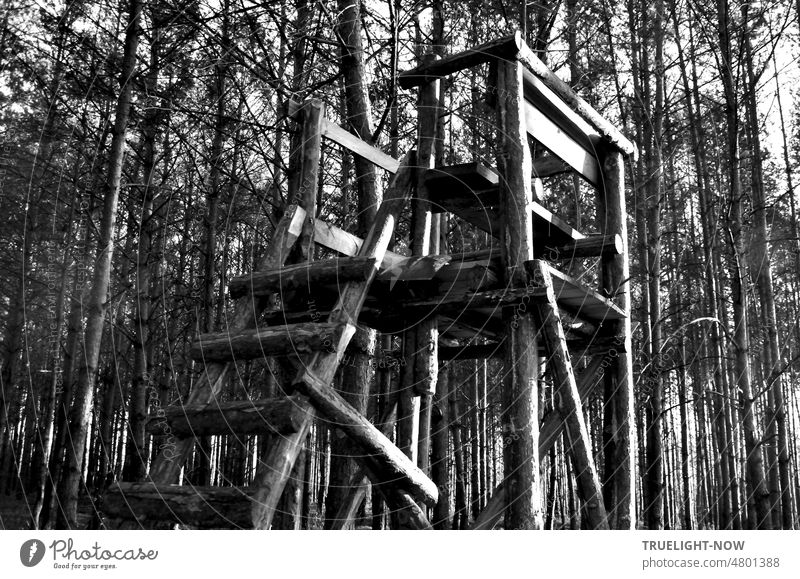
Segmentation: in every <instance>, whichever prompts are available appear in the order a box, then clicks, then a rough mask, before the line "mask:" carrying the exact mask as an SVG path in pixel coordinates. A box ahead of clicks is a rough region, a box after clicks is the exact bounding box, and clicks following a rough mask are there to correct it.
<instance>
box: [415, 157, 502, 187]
mask: <svg viewBox="0 0 800 579" xmlns="http://www.w3.org/2000/svg"><path fill="white" fill-rule="evenodd" d="M422 178H423V180H424V181H425V184H426V186H427V187H430V188H431V189H434V188H437V187H459V188H463V189H468V190H470V191H475V190H478V191H481V190H484V189H495V188H496V187H497V186H498V185H499V184H500V177H499V176H498V175H497V172H496V171H494V170H492V169H490V168H489V167H487V166H486V165H484V164H483V163H478V162H474V163H461V164H459V165H448V166H445V167H436V168H434V169H428V170H427V171H425V173H423V175H422Z"/></svg>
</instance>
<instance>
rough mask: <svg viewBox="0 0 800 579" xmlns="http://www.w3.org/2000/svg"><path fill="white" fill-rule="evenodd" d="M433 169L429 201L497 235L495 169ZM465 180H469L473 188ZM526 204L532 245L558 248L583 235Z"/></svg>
mask: <svg viewBox="0 0 800 579" xmlns="http://www.w3.org/2000/svg"><path fill="white" fill-rule="evenodd" d="M559 162H560V161H559ZM435 171H438V173H436V175H435V178H433V177H432V178H433V179H434V183H435V187H432V189H431V200H432V201H433V202H434V203H435V204H437V205H438V206H439V207H440V208H441V209H443V210H446V211H449V212H451V213H453V214H454V215H456V216H458V217H460V218H461V219H464V220H465V221H467V222H468V223H471V224H472V225H475V226H476V227H478V228H479V229H480V230H481V231H485V232H487V233H490V234H492V235H495V236H499V232H500V223H501V219H500V212H499V210H498V208H497V207H498V205H499V203H500V195H499V190H498V188H497V187H496V186H495V184H496V183H499V176H498V174H497V172H496V171H494V169H492V168H490V167H487V166H486V165H483V164H480V163H468V164H465V165H454V166H453V167H442V168H440V169H436V170H435ZM466 183H473V184H474V188H470V187H469V186H467V185H466ZM479 187H480V188H479ZM530 207H531V211H532V213H533V236H534V245H535V248H539V250H541V248H543V247H545V246H547V247H559V246H562V245H566V244H570V243H573V242H575V241H577V240H579V239H583V238H584V237H585V236H584V235H583V234H582V233H580V232H579V231H576V230H575V229H573V228H572V227H570V226H569V225H568V224H567V223H566V222H565V221H564V220H563V219H561V218H560V217H558V216H556V215H554V214H553V213H552V212H550V211H549V210H548V209H546V208H545V207H544V206H543V205H541V204H540V203H538V202H536V201H532V202H531V204H530Z"/></svg>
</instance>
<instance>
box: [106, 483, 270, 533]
mask: <svg viewBox="0 0 800 579" xmlns="http://www.w3.org/2000/svg"><path fill="white" fill-rule="evenodd" d="M254 494H255V489H253V488H241V487H197V486H189V485H187V486H179V485H156V484H155V483H149V482H148V483H118V484H115V485H113V486H111V487H110V488H109V490H108V491H107V492H106V494H105V497H104V499H103V507H102V509H103V513H104V514H105V515H106V516H109V517H114V518H118V519H128V520H131V519H132V520H135V521H136V522H137V523H138V524H139V525H141V526H143V527H152V526H153V523H155V522H170V523H173V524H175V523H177V524H184V525H191V526H193V527H197V528H201V529H249V528H252V526H253V525H252V521H251V519H250V508H251V505H252V503H253V498H252V497H253V495H254Z"/></svg>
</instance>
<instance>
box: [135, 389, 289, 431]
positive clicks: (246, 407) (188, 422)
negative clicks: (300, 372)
mask: <svg viewBox="0 0 800 579" xmlns="http://www.w3.org/2000/svg"><path fill="white" fill-rule="evenodd" d="M303 416H304V414H303V412H302V411H301V410H300V407H299V406H298V405H297V401H296V400H295V399H294V398H291V397H283V398H265V399H261V400H236V401H234V402H212V403H211V404H208V405H206V406H167V407H166V408H162V409H160V410H159V411H158V413H156V414H151V415H150V416H149V417H148V420H147V431H148V432H151V433H156V434H162V433H165V432H169V433H170V434H171V435H173V436H180V437H184V436H210V435H216V434H220V435H221V434H237V435H247V434H267V433H274V434H281V435H286V434H291V433H294V432H297V431H298V430H299V427H300V422H301V421H302V419H303Z"/></svg>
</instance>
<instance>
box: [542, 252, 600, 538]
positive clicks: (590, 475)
mask: <svg viewBox="0 0 800 579" xmlns="http://www.w3.org/2000/svg"><path fill="white" fill-rule="evenodd" d="M532 270H533V271H532V273H533V274H534V275H533V279H532V283H534V284H536V285H537V286H538V287H540V288H542V289H544V290H545V295H546V298H545V299H544V300H542V301H539V302H537V303H536V307H535V309H534V312H535V316H536V318H537V320H536V321H537V324H538V326H539V327H540V328H541V332H542V335H543V337H544V342H545V345H546V349H547V351H548V360H547V366H548V369H549V370H550V372H551V373H552V375H553V385H554V387H555V390H556V396H555V406H556V409H557V411H558V413H559V414H560V415H561V418H562V419H563V420H564V423H565V426H566V431H567V435H568V436H567V438H568V440H569V442H570V445H569V446H570V448H569V450H570V455H571V457H572V461H573V463H574V465H575V477H576V479H577V481H578V486H579V489H580V492H579V495H580V497H581V499H582V501H583V505H584V508H585V511H586V513H587V518H588V522H589V527H590V528H592V529H608V514H607V513H606V509H605V505H604V503H603V489H602V487H601V486H600V477H599V476H598V474H597V468H596V467H595V464H594V455H593V452H592V443H591V440H590V439H589V430H588V429H587V427H586V419H585V418H584V415H583V407H582V405H581V398H580V394H579V393H578V385H577V383H576V382H575V373H574V372H573V369H572V360H571V359H570V355H569V349H568V348H567V338H566V336H565V335H564V329H563V327H562V326H561V317H560V315H559V313H558V305H557V303H556V295H555V293H554V291H553V290H554V286H553V280H552V276H551V275H550V270H551V268H550V267H549V266H548V265H547V264H546V263H545V262H543V261H542V260H538V259H537V260H534V261H533V264H532ZM537 452H538V447H537Z"/></svg>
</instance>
